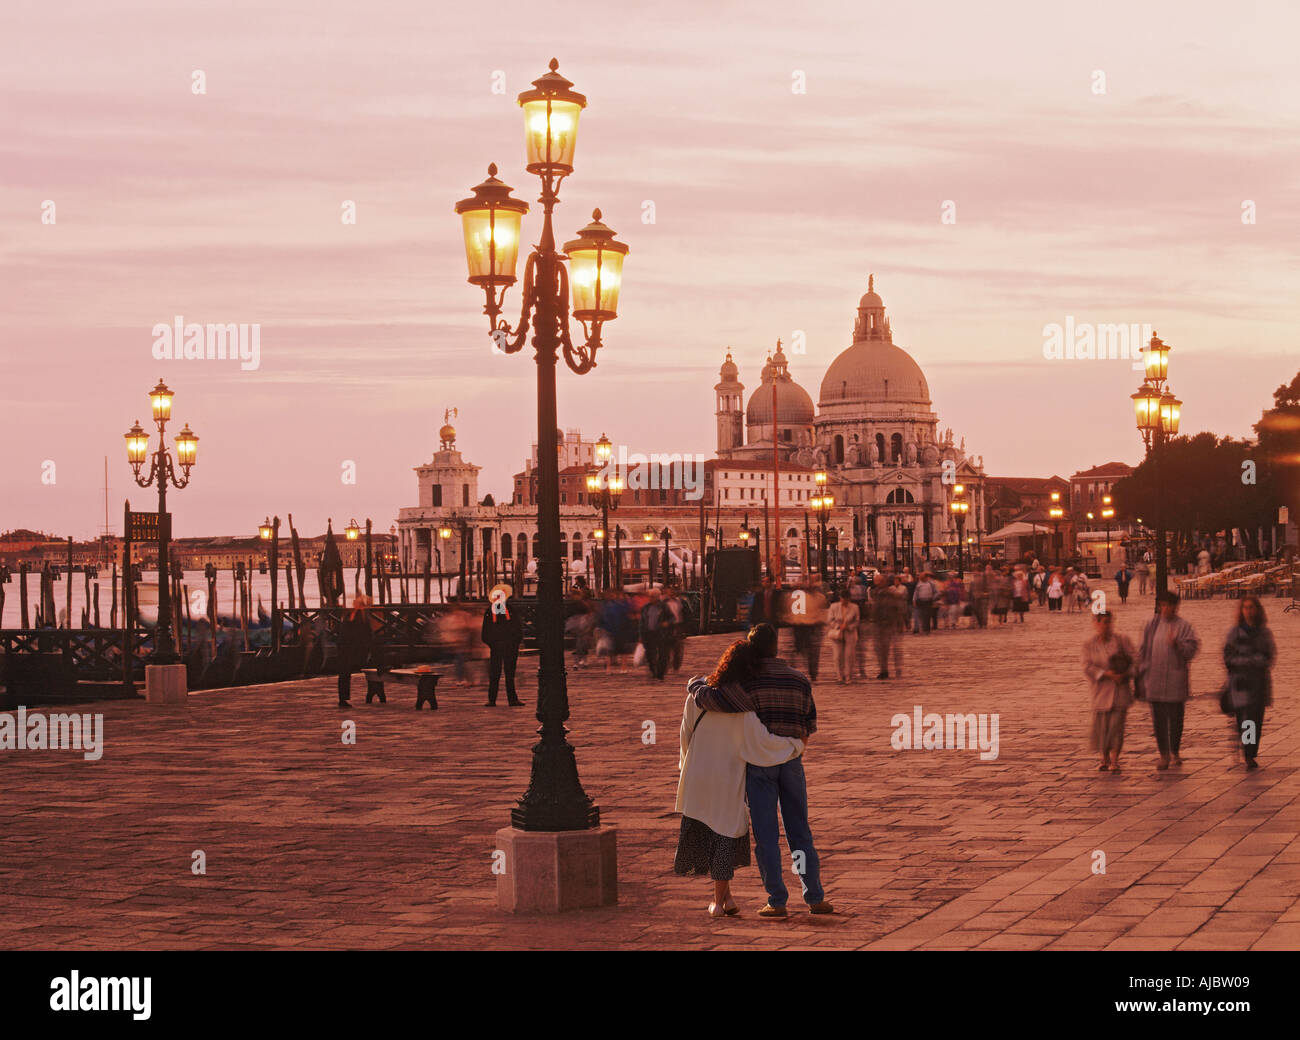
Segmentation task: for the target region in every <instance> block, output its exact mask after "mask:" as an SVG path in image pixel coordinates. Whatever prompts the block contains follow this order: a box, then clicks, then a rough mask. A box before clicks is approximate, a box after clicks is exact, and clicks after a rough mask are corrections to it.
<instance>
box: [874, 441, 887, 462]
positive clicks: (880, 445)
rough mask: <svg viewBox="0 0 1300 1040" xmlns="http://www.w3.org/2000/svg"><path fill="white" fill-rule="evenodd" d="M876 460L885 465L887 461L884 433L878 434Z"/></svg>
mask: <svg viewBox="0 0 1300 1040" xmlns="http://www.w3.org/2000/svg"><path fill="white" fill-rule="evenodd" d="M876 461H877V462H879V463H880V464H881V465H884V462H885V435H884V434H883V433H878V434H876Z"/></svg>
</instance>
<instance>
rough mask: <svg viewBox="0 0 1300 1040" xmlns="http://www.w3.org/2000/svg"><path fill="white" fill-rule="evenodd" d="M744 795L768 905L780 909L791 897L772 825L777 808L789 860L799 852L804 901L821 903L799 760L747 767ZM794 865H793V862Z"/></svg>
mask: <svg viewBox="0 0 1300 1040" xmlns="http://www.w3.org/2000/svg"><path fill="white" fill-rule="evenodd" d="M745 793H746V795H747V796H748V798H749V819H750V823H751V824H752V825H753V828H754V858H755V859H757V860H758V873H759V876H760V877H762V879H763V887H764V888H765V889H767V901H768V903H769V904H770V905H772V906H785V904H786V900H788V899H789V898H790V893H789V892H788V891H787V890H786V887H785V879H784V878H783V877H782V876H781V845H780V832H779V831H778V829H777V823H776V810H777V805H778V804H779V805H780V807H781V822H782V823H783V824H784V825H785V840H786V844H788V845H789V846H790V853H791V858H792V859H794V853H796V852H802V853H803V857H802V858H803V871H802V873H801V874H800V881H802V882H803V899H804V902H805V903H807V904H808V905H809V906H812V905H813V904H814V903H820V902H821V901H822V900H823V899H824V898H825V893H824V892H823V891H822V881H821V871H820V867H819V864H818V861H817V850H816V849H815V848H814V847H813V839H812V830H811V829H810V828H809V827H808V787H807V784H806V783H805V781H804V775H803V759H802V758H793V759H791V760H790V761H789V762H783V763H782V764H781V765H779V766H755V765H749V766H746V767H745ZM794 865H795V866H796V867H797V866H798V864H797V862H795V863H794Z"/></svg>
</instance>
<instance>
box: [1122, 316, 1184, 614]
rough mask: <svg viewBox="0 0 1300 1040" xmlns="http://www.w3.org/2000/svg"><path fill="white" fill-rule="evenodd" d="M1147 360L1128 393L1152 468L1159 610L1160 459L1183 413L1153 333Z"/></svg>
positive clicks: (1164, 579)
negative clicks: (1168, 382) (1142, 373)
mask: <svg viewBox="0 0 1300 1040" xmlns="http://www.w3.org/2000/svg"><path fill="white" fill-rule="evenodd" d="M1142 353H1143V355H1144V358H1143V359H1144V361H1145V362H1146V378H1145V379H1144V380H1143V382H1142V385H1141V386H1140V387H1138V391H1137V393H1135V394H1131V395H1130V396H1131V397H1132V398H1133V407H1134V410H1135V411H1136V413H1137V428H1138V430H1139V431H1141V433H1142V442H1143V444H1144V445H1146V454H1147V457H1148V458H1150V459H1151V466H1152V468H1153V469H1154V470H1155V478H1156V500H1155V509H1156V511H1155V525H1154V526H1155V539H1156V610H1157V611H1158V610H1159V609H1160V604H1159V600H1160V597H1161V596H1162V595H1164V594H1165V593H1166V592H1168V591H1169V572H1168V561H1167V560H1166V558H1165V504H1164V497H1165V485H1164V474H1163V473H1162V472H1161V466H1160V458H1161V455H1162V454H1163V448H1164V446H1165V444H1166V443H1167V442H1168V441H1169V438H1171V437H1173V436H1174V435H1175V434H1177V433H1178V421H1179V418H1180V417H1181V414H1182V407H1183V402H1182V401H1180V400H1179V399H1178V398H1177V397H1175V396H1174V395H1173V393H1172V392H1171V391H1170V390H1169V388H1168V387H1167V386H1165V380H1166V379H1167V378H1168V377H1169V347H1168V346H1167V345H1166V344H1165V343H1164V341H1163V340H1161V339H1160V337H1159V336H1156V335H1155V334H1154V333H1153V334H1152V336H1151V342H1150V343H1149V344H1147V347H1146V349H1145V350H1143V352H1142Z"/></svg>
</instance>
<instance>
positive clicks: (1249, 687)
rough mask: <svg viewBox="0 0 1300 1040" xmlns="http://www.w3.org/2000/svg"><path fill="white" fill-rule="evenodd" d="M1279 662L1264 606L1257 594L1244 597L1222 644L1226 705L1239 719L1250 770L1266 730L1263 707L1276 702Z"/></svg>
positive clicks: (1254, 764) (1239, 729)
mask: <svg viewBox="0 0 1300 1040" xmlns="http://www.w3.org/2000/svg"><path fill="white" fill-rule="evenodd" d="M1276 661H1277V644H1276V643H1275V642H1274V640H1273V633H1272V631H1271V630H1270V629H1269V627H1268V617H1267V616H1266V615H1265V613H1264V605H1263V604H1262V603H1261V602H1260V601H1259V599H1258V597H1256V596H1243V597H1242V599H1241V604H1240V606H1238V608H1237V623H1236V624H1235V625H1234V626H1233V627H1232V629H1231V630H1230V631H1229V632H1228V638H1227V640H1226V641H1225V642H1224V644H1223V663H1224V665H1225V667H1226V668H1227V669H1228V683H1227V688H1226V689H1225V691H1224V696H1225V697H1226V698H1227V704H1226V706H1225V707H1226V708H1230V709H1231V712H1232V714H1234V715H1235V716H1236V718H1237V735H1238V738H1239V739H1240V741H1241V751H1242V754H1243V756H1244V757H1245V759H1246V768H1247V769H1258V768H1259V763H1258V762H1257V761H1256V760H1255V758H1256V756H1257V755H1258V754H1259V741H1260V736H1261V734H1262V731H1263V729H1264V709H1265V708H1266V707H1268V706H1269V705H1270V704H1272V703H1273V677H1272V674H1271V671H1272V668H1273V664H1274V663H1275V662H1276Z"/></svg>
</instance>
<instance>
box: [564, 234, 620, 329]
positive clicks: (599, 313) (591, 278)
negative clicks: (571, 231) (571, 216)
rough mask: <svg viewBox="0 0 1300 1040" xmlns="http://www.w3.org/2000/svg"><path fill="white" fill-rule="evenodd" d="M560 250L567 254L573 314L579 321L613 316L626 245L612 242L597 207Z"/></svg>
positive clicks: (605, 319)
mask: <svg viewBox="0 0 1300 1040" xmlns="http://www.w3.org/2000/svg"><path fill="white" fill-rule="evenodd" d="M564 252H565V253H566V254H568V257H569V284H570V288H571V291H572V293H573V316H574V317H575V318H577V319H578V320H579V321H582V322H588V321H613V320H614V319H615V318H617V317H618V292H619V289H621V288H622V286H623V258H624V257H625V256H627V246H626V245H624V244H623V243H622V242H616V241H614V232H613V230H612V229H610V228H609V227H607V226H606V225H605V224H602V223H601V220H600V210H598V209H596V210H592V212H591V223H590V224H588V225H587V226H586V227H585V228H583V229H582V230H581V231H579V232H578V237H577V238H575V239H574V240H573V241H571V242H566V243H564Z"/></svg>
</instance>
